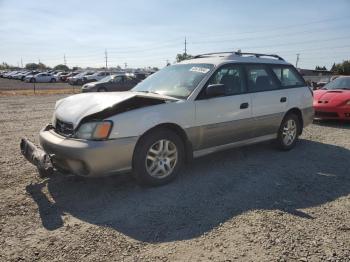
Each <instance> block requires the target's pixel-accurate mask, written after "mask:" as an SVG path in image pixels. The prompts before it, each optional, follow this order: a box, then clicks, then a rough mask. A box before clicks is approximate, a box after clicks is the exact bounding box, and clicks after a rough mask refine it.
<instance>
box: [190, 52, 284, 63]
mask: <svg viewBox="0 0 350 262" xmlns="http://www.w3.org/2000/svg"><path fill="white" fill-rule="evenodd" d="M224 54H226V55H238V56H243V55H251V56H255V57H256V58H260V57H262V56H269V57H274V58H277V59H278V60H282V61H284V59H283V58H282V57H280V56H278V55H275V54H260V53H243V52H240V51H234V52H216V53H207V54H200V55H196V56H194V57H193V58H203V57H207V56H215V55H217V56H219V57H220V56H221V57H224Z"/></svg>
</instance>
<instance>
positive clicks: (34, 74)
mask: <svg viewBox="0 0 350 262" xmlns="http://www.w3.org/2000/svg"><path fill="white" fill-rule="evenodd" d="M70 74H72V73H69V72H63V71H53V70H51V71H45V72H41V71H38V70H17V71H1V72H0V77H1V78H7V79H16V80H21V81H25V82H59V81H64V78H65V77H67V76H69V75H70Z"/></svg>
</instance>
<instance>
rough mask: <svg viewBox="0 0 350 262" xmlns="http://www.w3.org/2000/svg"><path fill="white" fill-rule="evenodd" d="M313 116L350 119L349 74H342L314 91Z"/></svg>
mask: <svg viewBox="0 0 350 262" xmlns="http://www.w3.org/2000/svg"><path fill="white" fill-rule="evenodd" d="M314 109H315V118H319V119H341V120H350V76H342V77H338V78H337V79H335V80H333V81H331V82H329V83H328V84H327V85H325V86H324V87H323V88H322V89H319V90H315V91H314Z"/></svg>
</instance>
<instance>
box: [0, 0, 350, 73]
mask: <svg viewBox="0 0 350 262" xmlns="http://www.w3.org/2000/svg"><path fill="white" fill-rule="evenodd" d="M349 28H350V1H349V0H333V1H329V0H327V1H326V0H319V1H312V0H309V1H306V0H303V1H301V0H293V1H291V0H265V1H261V0H260V1H259V0H147V1H146V0H144V1H142V0H133V1H119V0H114V1H105V0H100V1H96V0H95V1H91V0H85V1H75V0H70V1H68V0H60V1H57V0H56V1H54V0H0V63H1V62H7V63H9V64H12V65H20V66H21V63H23V65H25V64H26V63H30V62H34V63H38V61H39V60H40V62H42V63H44V64H46V65H49V66H55V65H57V64H62V63H64V56H65V57H66V63H67V65H68V66H69V67H73V66H79V67H87V66H91V67H103V66H105V51H106V52H107V62H108V67H114V66H117V65H119V66H121V67H125V63H126V66H127V67H134V68H138V67H148V66H151V67H160V68H162V67H164V66H165V64H166V61H167V60H168V61H169V62H171V63H173V62H174V61H175V57H176V54H178V53H183V52H184V42H185V38H186V39H187V53H189V54H192V55H195V54H201V53H208V52H220V51H235V50H237V49H241V50H242V52H257V53H275V54H278V55H280V56H282V57H283V58H285V60H287V61H289V62H290V63H293V64H295V63H296V57H297V54H300V55H299V64H298V67H300V68H308V69H313V68H315V66H316V65H319V66H326V67H327V69H330V67H331V66H332V64H333V63H334V62H336V63H339V62H342V61H343V60H350V29H349Z"/></svg>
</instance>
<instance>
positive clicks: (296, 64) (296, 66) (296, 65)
mask: <svg viewBox="0 0 350 262" xmlns="http://www.w3.org/2000/svg"><path fill="white" fill-rule="evenodd" d="M299 56H300V54H297V61H296V62H295V68H298V63H299Z"/></svg>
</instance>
